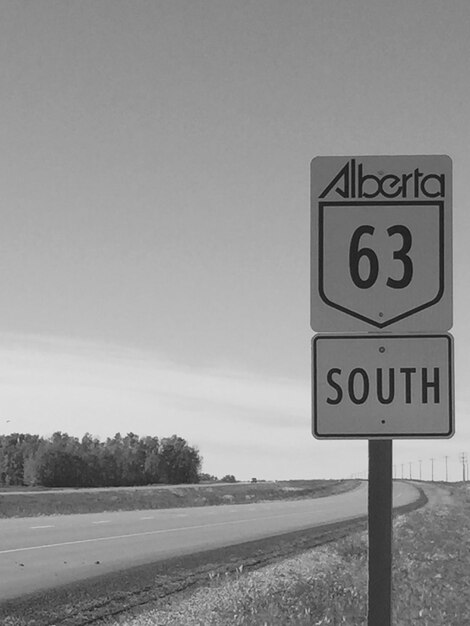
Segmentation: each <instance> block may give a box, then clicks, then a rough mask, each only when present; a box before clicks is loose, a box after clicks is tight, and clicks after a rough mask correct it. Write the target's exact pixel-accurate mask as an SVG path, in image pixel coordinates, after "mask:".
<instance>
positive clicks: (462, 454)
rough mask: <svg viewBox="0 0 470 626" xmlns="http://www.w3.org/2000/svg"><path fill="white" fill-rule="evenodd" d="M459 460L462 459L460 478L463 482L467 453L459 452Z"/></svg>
mask: <svg viewBox="0 0 470 626" xmlns="http://www.w3.org/2000/svg"><path fill="white" fill-rule="evenodd" d="M460 460H461V461H462V480H463V482H465V466H466V464H467V453H466V452H461V453H460Z"/></svg>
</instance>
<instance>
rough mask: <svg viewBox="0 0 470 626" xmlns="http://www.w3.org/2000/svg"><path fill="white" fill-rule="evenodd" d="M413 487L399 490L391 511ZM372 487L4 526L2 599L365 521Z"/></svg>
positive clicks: (409, 498)
mask: <svg viewBox="0 0 470 626" xmlns="http://www.w3.org/2000/svg"><path fill="white" fill-rule="evenodd" d="M417 497H418V491H417V489H416V488H415V487H413V486H412V485H410V484H407V483H395V484H394V505H395V506H399V505H403V504H407V503H409V502H413V501H414V500H416V499H417ZM366 512H367V483H362V484H361V485H360V486H359V488H357V489H355V490H353V491H349V492H346V493H343V494H340V495H336V496H328V497H324V498H317V499H308V500H296V501H274V502H263V503H258V504H237V505H223V506H205V507H194V508H184V509H183V508H180V509H161V510H145V511H120V512H112V513H92V514H82V515H54V516H48V517H36V518H31V517H28V518H20V519H18V518H16V519H5V520H0V601H2V600H7V599H11V598H14V597H20V596H22V595H25V594H26V593H30V592H33V591H39V590H42V589H48V588H49V589H50V588H54V587H57V586H58V585H61V584H65V583H69V582H73V581H77V580H83V579H86V578H88V577H91V576H96V575H99V574H103V573H106V572H112V571H118V570H120V569H125V568H127V567H131V566H133V565H139V564H143V563H150V562H152V561H157V560H160V559H164V558H168V557H172V556H178V555H181V554H190V553H194V552H198V551H202V550H205V549H211V548H217V547H222V546H227V545H233V544H236V543H241V542H244V541H250V540H253V539H259V538H262V537H268V536H271V535H276V534H282V533H287V532H291V531H294V530H301V529H304V528H310V527H312V526H317V525H321V524H326V523H328V522H335V521H339V520H343V519H349V518H353V517H357V516H361V515H364V514H365V513H366Z"/></svg>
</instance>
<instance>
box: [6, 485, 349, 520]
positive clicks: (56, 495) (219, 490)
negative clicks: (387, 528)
mask: <svg viewBox="0 0 470 626" xmlns="http://www.w3.org/2000/svg"><path fill="white" fill-rule="evenodd" d="M358 484H359V481H354V480H292V481H277V482H258V483H248V484H247V483H233V484H228V483H225V484H217V483H215V484H200V485H193V486H184V485H175V486H172V487H169V486H158V485H157V486H149V487H134V488H132V487H125V488H108V489H76V490H67V491H64V490H54V489H51V490H48V491H34V490H30V491H24V492H23V493H20V494H17V495H16V494H13V493H8V491H2V492H0V518H2V517H34V516H38V515H63V514H72V513H103V512H105V511H133V510H147V509H170V508H175V507H193V506H210V505H219V504H241V503H247V502H261V501H267V500H292V499H296V498H319V497H322V496H328V495H335V494H338V493H342V492H344V491H348V490H350V489H353V488H355V487H356V486H358Z"/></svg>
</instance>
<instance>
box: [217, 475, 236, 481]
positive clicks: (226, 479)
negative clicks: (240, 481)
mask: <svg viewBox="0 0 470 626" xmlns="http://www.w3.org/2000/svg"><path fill="white" fill-rule="evenodd" d="M220 482H222V483H236V482H237V479H236V478H235V476H234V475H233V474H226V475H225V476H224V477H223V478H221V479H220Z"/></svg>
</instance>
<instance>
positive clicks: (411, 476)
mask: <svg viewBox="0 0 470 626" xmlns="http://www.w3.org/2000/svg"><path fill="white" fill-rule="evenodd" d="M409 466H410V479H411V478H413V475H412V473H411V461H410V462H409Z"/></svg>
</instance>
